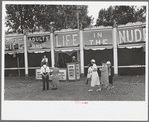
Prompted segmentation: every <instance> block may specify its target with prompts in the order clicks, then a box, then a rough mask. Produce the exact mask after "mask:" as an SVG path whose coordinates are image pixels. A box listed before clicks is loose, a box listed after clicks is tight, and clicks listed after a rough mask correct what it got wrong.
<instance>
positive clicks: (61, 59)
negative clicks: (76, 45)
mask: <svg viewBox="0 0 149 122" xmlns="http://www.w3.org/2000/svg"><path fill="white" fill-rule="evenodd" d="M73 56H75V57H76V60H77V61H80V54H79V51H69V52H67V51H65V52H56V54H55V62H56V64H57V65H58V67H59V68H66V66H67V63H70V62H71V61H72V57H73Z"/></svg>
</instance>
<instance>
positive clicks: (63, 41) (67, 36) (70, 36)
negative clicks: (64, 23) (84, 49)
mask: <svg viewBox="0 0 149 122" xmlns="http://www.w3.org/2000/svg"><path fill="white" fill-rule="evenodd" d="M55 40H56V42H55V47H68V46H78V45H79V44H80V39H79V31H76V32H70V33H66V32H65V33H58V34H56V36H55Z"/></svg>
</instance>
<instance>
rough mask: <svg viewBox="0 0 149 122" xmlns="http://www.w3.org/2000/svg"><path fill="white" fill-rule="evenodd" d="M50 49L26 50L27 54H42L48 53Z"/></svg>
mask: <svg viewBox="0 0 149 122" xmlns="http://www.w3.org/2000/svg"><path fill="white" fill-rule="evenodd" d="M50 51H51V49H36V50H28V52H29V53H44V52H50Z"/></svg>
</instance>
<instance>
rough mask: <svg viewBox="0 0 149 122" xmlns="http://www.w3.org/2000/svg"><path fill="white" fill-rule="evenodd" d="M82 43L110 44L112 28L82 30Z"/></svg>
mask: <svg viewBox="0 0 149 122" xmlns="http://www.w3.org/2000/svg"><path fill="white" fill-rule="evenodd" d="M83 40H84V45H88V46H90V45H94V46H97V45H109V44H110V45H111V44H112V28H109V29H96V30H93V29H92V30H91V29H90V30H84V38H83Z"/></svg>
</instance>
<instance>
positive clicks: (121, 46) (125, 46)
mask: <svg viewBox="0 0 149 122" xmlns="http://www.w3.org/2000/svg"><path fill="white" fill-rule="evenodd" d="M141 47H145V43H136V44H123V45H118V48H127V49H133V48H141Z"/></svg>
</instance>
